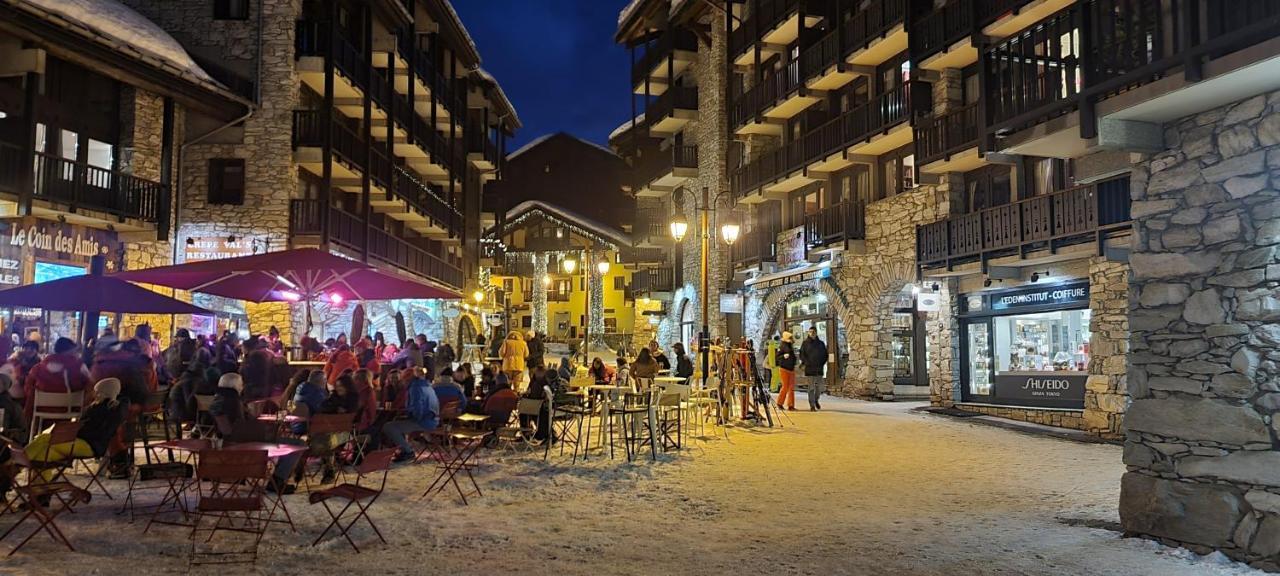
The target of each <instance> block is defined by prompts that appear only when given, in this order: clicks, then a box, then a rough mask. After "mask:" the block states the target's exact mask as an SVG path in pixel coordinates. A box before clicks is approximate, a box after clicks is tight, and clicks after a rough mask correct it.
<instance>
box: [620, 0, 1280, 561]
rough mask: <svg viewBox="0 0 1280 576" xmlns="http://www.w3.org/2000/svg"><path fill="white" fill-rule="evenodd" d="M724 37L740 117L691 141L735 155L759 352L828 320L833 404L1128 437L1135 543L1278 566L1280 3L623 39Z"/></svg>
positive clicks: (711, 14)
mask: <svg viewBox="0 0 1280 576" xmlns="http://www.w3.org/2000/svg"><path fill="white" fill-rule="evenodd" d="M694 4H697V5H698V6H697V7H696V8H695V7H693V6H692V5H694ZM717 28H718V29H719V30H722V31H724V32H727V42H726V43H725V45H724V46H723V50H724V51H725V52H724V57H725V58H726V62H725V64H724V66H723V70H724V71H725V82H724V83H723V84H720V85H718V87H717V88H711V87H709V86H707V85H701V86H700V87H699V88H700V89H699V114H702V113H704V112H705V111H706V107H707V102H708V100H709V99H708V98H707V95H708V93H709V92H711V90H717V91H720V92H723V93H724V94H726V100H727V102H728V104H727V106H726V107H724V108H723V110H722V112H723V114H724V115H725V117H726V118H727V128H726V129H725V130H724V131H722V132H720V133H718V134H707V135H705V136H702V135H700V136H702V137H701V138H698V139H695V140H693V141H688V140H686V141H685V142H683V144H684V145H686V146H688V145H696V146H698V148H699V152H700V154H699V156H700V158H701V157H702V156H704V155H705V154H702V152H703V149H704V147H705V146H707V140H706V139H704V138H708V139H711V140H715V141H722V142H724V143H726V144H727V154H726V155H725V157H724V160H723V161H724V163H725V166H726V170H727V177H728V179H727V185H726V186H725V188H726V189H727V190H729V193H730V194H732V196H733V199H734V202H735V206H736V210H737V211H738V212H739V213H740V214H743V215H744V217H742V218H741V220H742V221H743V222H746V223H748V224H747V230H746V231H745V233H744V234H742V236H741V238H740V239H739V240H738V242H736V243H735V244H734V245H733V246H732V248H731V261H732V266H733V275H732V278H731V279H730V278H727V277H724V276H721V277H719V278H717V279H718V280H719V281H720V283H717V284H714V285H713V293H715V292H725V293H734V292H737V293H738V294H741V295H742V296H743V297H744V298H745V306H744V313H743V314H742V321H741V324H742V330H743V332H744V334H745V335H746V336H747V337H748V338H752V339H754V340H755V341H756V342H757V343H759V342H760V341H761V340H762V339H764V338H767V337H769V336H771V335H772V334H776V333H777V332H780V331H782V330H790V331H792V332H795V331H797V330H799V329H802V328H807V327H810V326H812V327H816V328H818V330H819V333H820V334H822V335H823V336H824V337H825V338H826V339H828V341H829V342H834V343H836V344H837V345H836V346H833V347H832V349H833V350H835V351H837V352H836V354H838V355H839V356H838V357H833V358H832V363H831V365H829V366H828V369H827V370H828V375H829V377H830V378H831V380H832V384H831V389H833V390H836V391H837V393H843V394H851V395H858V396H862V397H869V398H880V399H890V398H900V397H911V396H920V397H923V396H925V395H927V396H928V397H929V398H930V400H931V402H932V403H933V404H934V405H936V406H940V407H959V408H962V409H964V410H967V411H971V412H980V413H986V414H991V415H996V416H1001V417H1006V418H1012V419H1017V420H1025V421H1030V422H1036V423H1040V424H1047V425H1052V426H1061V427H1067V428H1076V429H1080V430H1085V431H1087V432H1089V433H1092V434H1096V435H1098V436H1102V437H1107V438H1124V439H1125V442H1126V447H1125V463H1126V464H1127V465H1128V468H1129V472H1128V473H1127V474H1126V475H1125V477H1124V482H1123V486H1122V495H1121V518H1122V520H1123V523H1124V525H1125V529H1126V530H1129V531H1131V532H1133V533H1138V534H1145V535H1150V536H1153V537H1157V538H1161V539H1162V540H1163V541H1166V542H1173V543H1182V544H1188V545H1192V546H1193V547H1196V549H1198V550H1204V549H1219V550H1222V551H1224V552H1225V553H1227V554H1228V555H1231V556H1233V557H1236V558H1241V559H1245V560H1249V561H1253V562H1255V563H1257V564H1258V565H1265V566H1270V567H1272V568H1274V567H1275V566H1277V565H1280V564H1277V562H1276V558H1275V554H1276V548H1275V546H1274V545H1273V544H1272V543H1273V542H1274V539H1273V538H1272V537H1271V536H1270V535H1269V533H1268V534H1267V535H1262V533H1263V532H1266V531H1267V530H1269V527H1271V526H1274V525H1277V524H1276V523H1277V522H1280V520H1277V517H1276V516H1275V515H1274V508H1272V507H1270V506H1268V505H1266V504H1265V503H1264V494H1263V492H1264V491H1266V490H1275V489H1276V487H1277V486H1280V481H1277V480H1276V479H1274V478H1269V477H1267V478H1264V477H1262V476H1258V475H1256V474H1252V473H1250V472H1249V470H1255V469H1256V468H1254V467H1255V466H1257V465H1259V464H1260V463H1261V462H1264V461H1270V459H1271V457H1272V456H1274V454H1275V452H1274V450H1275V449H1276V448H1277V445H1276V444H1275V440H1274V438H1273V434H1271V433H1270V432H1268V429H1267V428H1266V425H1265V423H1266V422H1267V421H1268V419H1269V418H1274V415H1273V414H1274V413H1275V411H1276V405H1275V404H1274V403H1273V402H1272V399H1271V396H1273V395H1274V394H1272V393H1271V392H1269V391H1270V390H1272V389H1273V388H1274V386H1273V378H1274V376H1275V373H1274V362H1273V361H1272V360H1270V354H1269V353H1268V352H1267V350H1268V349H1269V348H1270V347H1271V346H1273V345H1274V344H1275V342H1276V340H1275V339H1274V338H1272V335H1273V334H1274V333H1275V331H1276V321H1277V320H1278V319H1280V315H1277V314H1276V313H1275V310H1276V309H1280V306H1277V305H1276V301H1275V298H1274V289H1275V288H1276V284H1275V279H1274V278H1272V277H1271V276H1269V275H1268V274H1267V270H1268V267H1274V263H1275V262H1276V259H1275V254H1276V252H1275V248H1276V246H1275V244H1276V243H1277V242H1280V236H1277V235H1275V234H1273V233H1272V231H1273V229H1274V228H1275V226H1276V224H1275V222H1276V220H1274V218H1275V217H1276V212H1275V210H1274V209H1273V208H1272V206H1273V205H1274V204H1275V200H1276V198H1277V192H1276V190H1277V188H1276V178H1277V174H1278V173H1277V171H1276V170H1277V166H1278V164H1277V159H1278V158H1280V149H1278V148H1277V146H1280V131H1278V130H1280V128H1278V127H1280V92H1277V90H1278V89H1280V75H1277V74H1276V68H1277V67H1278V66H1280V39H1277V31H1280V3H1277V2H1274V1H1269V0H1259V1H1254V0H1243V1H1221V0H1172V1H1154V2H1143V1H1137V2H1133V1H1126V0H947V1H934V0H920V1H911V0H877V1H866V0H849V1H841V0H831V1H822V0H808V1H804V0H744V1H728V2H702V3H694V2H674V1H673V2H662V1H652V2H646V1H643V0H641V1H639V2H634V3H632V4H631V5H629V6H628V7H627V8H626V9H624V11H623V13H622V14H621V17H620V27H619V30H620V32H619V35H618V36H619V41H620V42H624V43H626V44H627V45H629V46H634V47H638V49H640V50H653V48H652V47H653V46H659V47H665V46H668V45H671V44H672V43H670V42H668V43H666V44H664V43H662V42H660V41H659V40H658V39H660V38H662V37H664V36H666V35H672V34H675V32H673V30H679V29H686V30H691V31H693V32H694V33H695V35H698V36H702V35H706V34H708V33H709V32H714V31H715V30H716V29H717ZM708 29H710V30H708ZM641 46H643V48H639V47H641ZM706 49H707V48H706V47H705V46H703V45H699V52H698V59H699V60H702V59H707V58H708V56H707V55H704V54H703V51H704V50H706ZM672 54H673V55H678V54H679V53H678V52H672ZM676 58H677V56H672V57H670V58H668V59H667V61H668V62H673V61H675V60H676ZM639 61H640V62H647V60H644V59H641V60H639ZM641 68H643V66H642V67H641ZM677 69H679V66H678V65H673V64H668V65H667V67H666V70H667V71H668V76H667V77H671V76H670V73H671V71H673V70H677ZM683 186H685V188H686V189H687V188H688V184H684V185H683ZM682 192H683V191H682V190H681V189H680V187H679V186H676V187H675V188H673V190H672V193H673V194H681V193H682ZM686 272H687V271H686ZM673 306H679V303H678V301H677V303H676V304H673ZM730 316H732V315H730ZM731 331H732V330H730V332H731ZM833 356H834V354H833ZM1267 493H1269V492H1267Z"/></svg>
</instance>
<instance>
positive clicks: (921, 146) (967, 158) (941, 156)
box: [915, 102, 984, 173]
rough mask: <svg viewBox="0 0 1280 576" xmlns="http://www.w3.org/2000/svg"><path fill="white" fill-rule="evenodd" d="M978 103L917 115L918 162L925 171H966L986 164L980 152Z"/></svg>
mask: <svg viewBox="0 0 1280 576" xmlns="http://www.w3.org/2000/svg"><path fill="white" fill-rule="evenodd" d="M978 137H979V127H978V103H977V102H974V103H972V104H968V105H966V106H963V107H960V108H957V109H955V110H952V111H950V112H947V113H946V114H942V115H940V116H927V117H924V118H918V119H917V120H916V126H915V144H916V164H917V165H918V166H920V170H921V171H922V172H928V173H944V172H967V171H969V170H972V169H974V168H978V167H980V166H982V165H983V163H984V162H983V160H982V158H981V157H980V156H979V155H978Z"/></svg>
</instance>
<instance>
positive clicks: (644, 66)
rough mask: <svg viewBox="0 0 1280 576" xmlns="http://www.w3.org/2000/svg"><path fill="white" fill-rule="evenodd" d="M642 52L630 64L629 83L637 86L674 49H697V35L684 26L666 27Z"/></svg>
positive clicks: (694, 50)
mask: <svg viewBox="0 0 1280 576" xmlns="http://www.w3.org/2000/svg"><path fill="white" fill-rule="evenodd" d="M644 46H645V49H644V53H643V54H641V55H640V57H639V58H637V59H636V61H635V63H634V64H633V65H632V66H631V84H632V85H633V86H639V85H640V84H643V83H644V79H645V78H647V77H648V76H649V72H650V71H652V70H653V69H654V67H655V66H658V65H659V64H662V63H664V62H666V60H667V58H668V57H670V56H671V55H672V53H673V52H675V51H676V50H680V51H684V52H697V51H698V37H697V36H695V35H694V33H693V31H692V30H687V29H684V28H668V29H666V30H664V31H662V33H661V34H659V35H658V37H657V38H655V39H654V40H653V41H652V42H650V43H648V44H645V45H644Z"/></svg>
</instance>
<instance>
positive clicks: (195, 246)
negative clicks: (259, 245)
mask: <svg viewBox="0 0 1280 576" xmlns="http://www.w3.org/2000/svg"><path fill="white" fill-rule="evenodd" d="M187 240H188V241H187V242H186V244H185V246H186V248H185V250H184V251H183V257H184V258H185V259H184V260H183V262H203V261H205V260H225V259H227V258H239V257H241V256H249V255H251V254H253V246H252V244H251V242H250V240H249V239H247V238H239V237H237V238H236V239H235V240H230V239H229V237H227V236H218V237H212V238H198V237H194V236H193V237H190V238H188V239H187Z"/></svg>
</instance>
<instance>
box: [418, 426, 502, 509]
mask: <svg viewBox="0 0 1280 576" xmlns="http://www.w3.org/2000/svg"><path fill="white" fill-rule="evenodd" d="M489 434H491V432H488V431H485V430H474V429H470V428H463V429H458V430H454V431H452V432H450V433H449V438H450V440H452V441H451V442H449V443H447V444H446V446H445V450H451V451H452V454H449V455H448V457H447V458H443V459H441V462H440V464H439V467H440V474H438V475H437V476H436V479H435V480H434V481H432V482H431V484H430V485H429V486H427V489H426V490H425V491H424V492H423V493H422V497H423V498H426V497H427V496H429V495H434V494H439V493H440V492H443V491H444V490H445V489H446V488H448V487H449V484H453V487H454V488H455V489H457V491H458V496H459V497H461V498H462V504H463V505H467V504H468V502H467V496H468V495H474V496H483V495H484V494H482V493H481V492H480V484H478V483H476V478H475V476H473V475H472V474H471V469H472V468H475V464H473V463H471V459H472V458H473V457H474V456H475V455H476V452H478V451H479V450H480V447H482V446H484V442H485V439H486V438H488V437H489ZM460 473H466V475H467V478H468V479H469V480H471V487H472V488H474V489H475V491H474V492H463V490H462V485H461V484H460V483H459V482H458V474H460Z"/></svg>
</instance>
